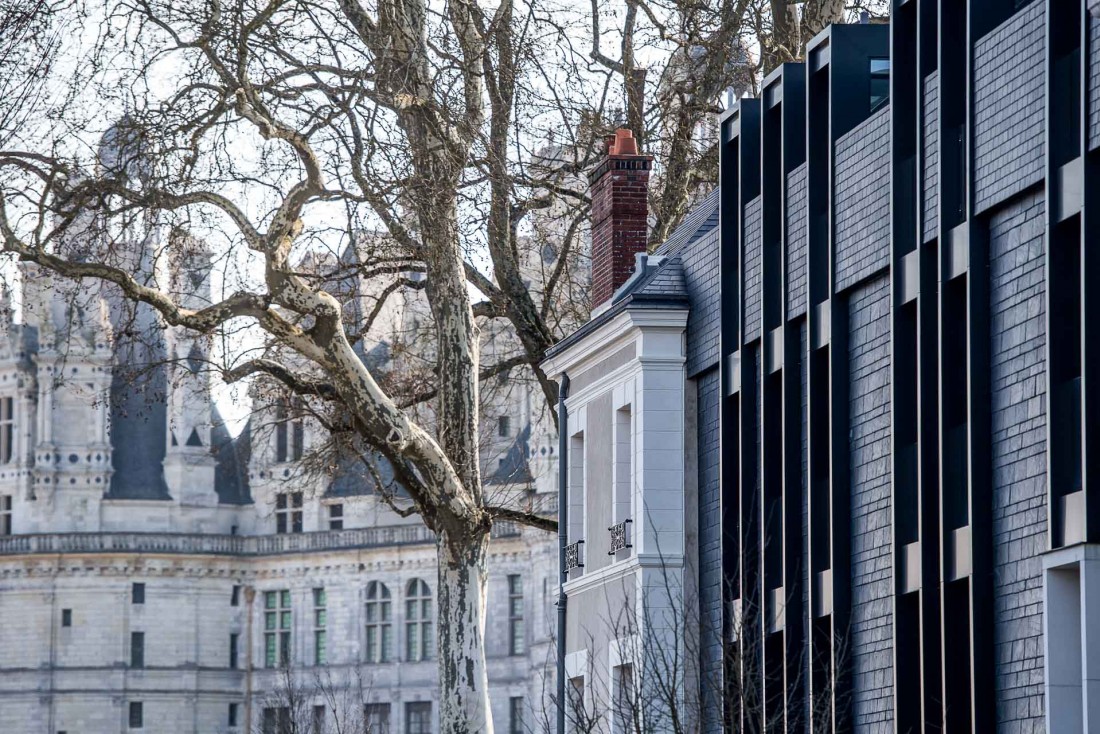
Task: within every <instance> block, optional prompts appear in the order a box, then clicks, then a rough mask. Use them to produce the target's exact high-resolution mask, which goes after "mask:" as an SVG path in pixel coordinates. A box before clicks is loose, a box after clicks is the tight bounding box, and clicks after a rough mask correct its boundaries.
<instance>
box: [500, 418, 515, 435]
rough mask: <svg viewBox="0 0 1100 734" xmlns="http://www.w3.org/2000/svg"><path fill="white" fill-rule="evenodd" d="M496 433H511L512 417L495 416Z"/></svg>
mask: <svg viewBox="0 0 1100 734" xmlns="http://www.w3.org/2000/svg"><path fill="white" fill-rule="evenodd" d="M497 435H498V436H501V437H506V436H511V435H512V419H511V418H510V417H509V416H506V415H502V416H499V417H498V418H497Z"/></svg>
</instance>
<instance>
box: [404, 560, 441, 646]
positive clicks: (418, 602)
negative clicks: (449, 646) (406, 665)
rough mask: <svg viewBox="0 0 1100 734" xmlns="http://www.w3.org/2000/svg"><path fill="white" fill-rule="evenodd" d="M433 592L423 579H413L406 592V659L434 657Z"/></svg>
mask: <svg viewBox="0 0 1100 734" xmlns="http://www.w3.org/2000/svg"><path fill="white" fill-rule="evenodd" d="M433 642H434V638H433V634H432V592H431V590H430V589H429V588H428V584H426V583H425V582H424V580H423V579H413V580H412V581H410V582H409V585H408V587H407V588H406V590H405V659H406V660H408V661H409V662H417V661H420V660H430V659H431V657H432V645H433Z"/></svg>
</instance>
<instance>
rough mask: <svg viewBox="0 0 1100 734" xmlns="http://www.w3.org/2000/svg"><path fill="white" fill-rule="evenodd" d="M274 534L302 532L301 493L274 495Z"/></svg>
mask: <svg viewBox="0 0 1100 734" xmlns="http://www.w3.org/2000/svg"><path fill="white" fill-rule="evenodd" d="M275 532H276V533H278V534H280V535H283V534H285V533H300V532H302V493H301V492H280V493H279V494H277V495H275Z"/></svg>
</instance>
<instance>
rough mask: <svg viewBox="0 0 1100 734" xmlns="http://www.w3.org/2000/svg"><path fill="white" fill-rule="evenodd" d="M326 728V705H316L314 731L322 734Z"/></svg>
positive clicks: (314, 709) (314, 708)
mask: <svg viewBox="0 0 1100 734" xmlns="http://www.w3.org/2000/svg"><path fill="white" fill-rule="evenodd" d="M324 730H325V707H324V706H314V707H313V731H314V732H316V734H321V732H323V731H324Z"/></svg>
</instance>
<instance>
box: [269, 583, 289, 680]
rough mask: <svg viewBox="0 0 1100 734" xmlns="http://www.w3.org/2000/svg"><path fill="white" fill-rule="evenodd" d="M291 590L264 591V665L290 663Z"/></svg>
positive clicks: (271, 665) (273, 666) (271, 666)
mask: <svg viewBox="0 0 1100 734" xmlns="http://www.w3.org/2000/svg"><path fill="white" fill-rule="evenodd" d="M290 629H291V612H290V591H289V590H287V589H283V590H282V591H267V592H264V666H265V667H268V668H276V667H279V666H282V665H289V664H290Z"/></svg>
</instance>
